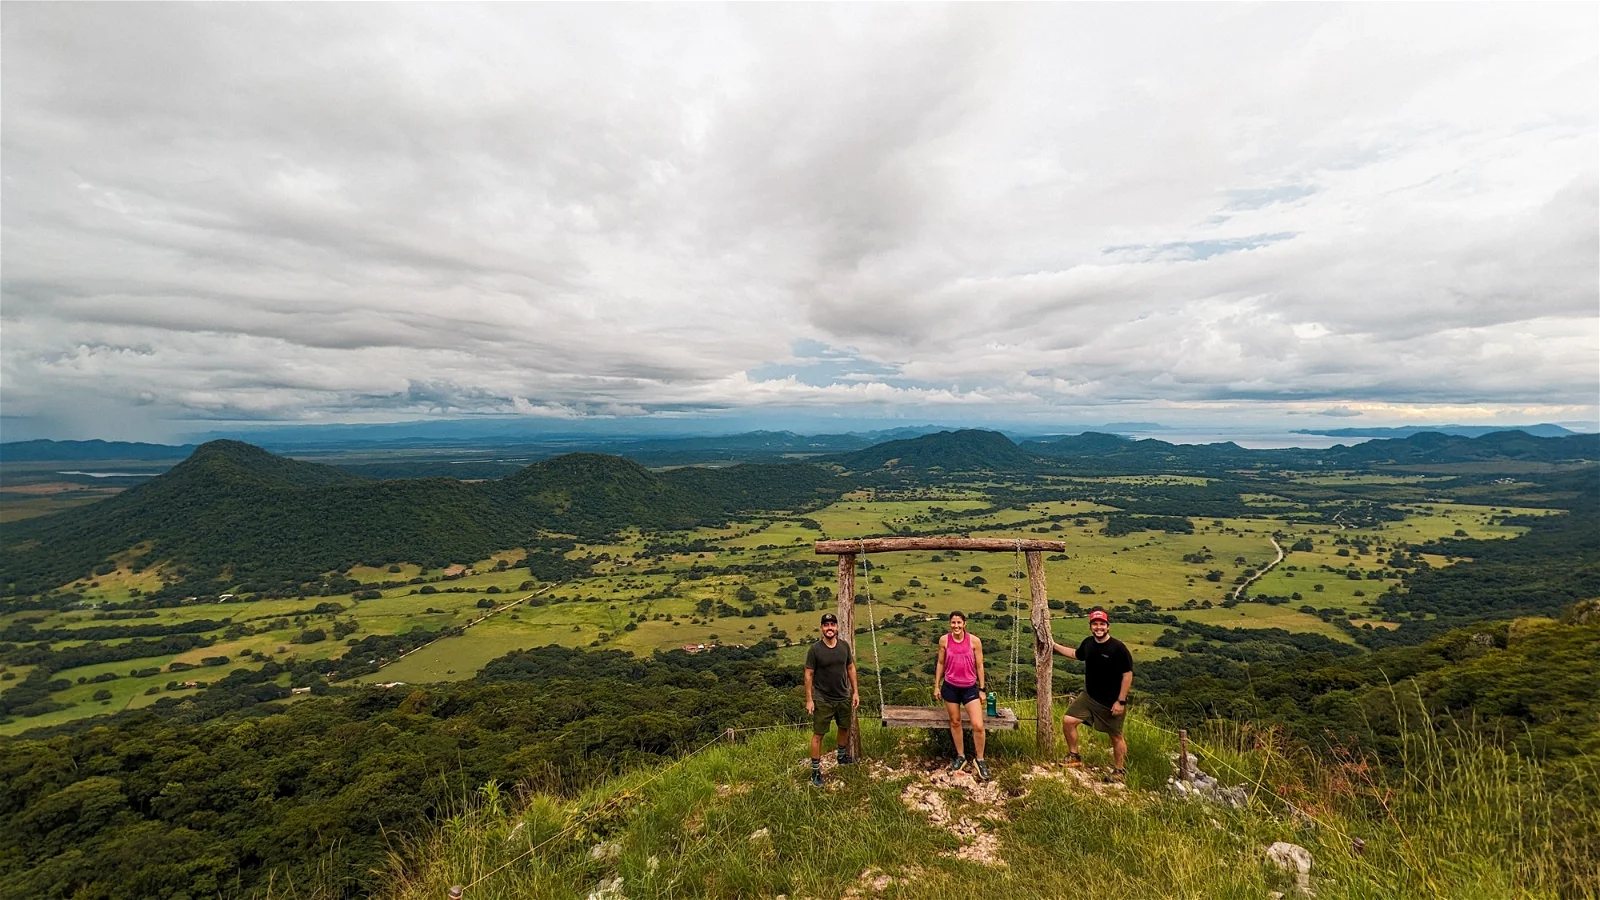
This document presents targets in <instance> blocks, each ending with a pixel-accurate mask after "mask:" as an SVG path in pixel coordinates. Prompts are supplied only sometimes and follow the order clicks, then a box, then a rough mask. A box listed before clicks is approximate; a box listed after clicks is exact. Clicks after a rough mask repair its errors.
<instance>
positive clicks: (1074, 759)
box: [1062, 753, 1083, 769]
mask: <svg viewBox="0 0 1600 900" xmlns="http://www.w3.org/2000/svg"><path fill="white" fill-rule="evenodd" d="M1062 765H1064V766H1066V767H1067V768H1069V769H1081V768H1083V757H1081V756H1079V755H1078V754H1076V753H1068V754H1067V760H1066V762H1064V763H1062Z"/></svg>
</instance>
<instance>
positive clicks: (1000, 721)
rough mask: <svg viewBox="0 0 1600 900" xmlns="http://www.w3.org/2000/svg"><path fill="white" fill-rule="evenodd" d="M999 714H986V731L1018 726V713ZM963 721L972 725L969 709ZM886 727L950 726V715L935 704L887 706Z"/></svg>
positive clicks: (964, 712) (884, 718)
mask: <svg viewBox="0 0 1600 900" xmlns="http://www.w3.org/2000/svg"><path fill="white" fill-rule="evenodd" d="M996 712H997V713H998V715H993V716H990V715H985V716H984V717H983V727H984V730H985V731H997V730H1001V731H1014V730H1016V727H1017V714H1016V713H1015V712H1013V711H1012V710H1009V709H1000V710H997V711H996ZM961 721H962V722H963V723H964V724H966V725H967V727H969V728H970V727H971V726H972V722H971V719H969V718H968V717H967V711H966V709H965V708H964V707H963V708H962V710H961ZM883 727H884V728H949V727H950V716H949V714H948V713H946V712H945V711H944V710H943V709H940V708H938V707H935V706H885V707H884V708H883Z"/></svg>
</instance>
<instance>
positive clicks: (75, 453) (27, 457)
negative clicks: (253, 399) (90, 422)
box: [0, 441, 195, 462]
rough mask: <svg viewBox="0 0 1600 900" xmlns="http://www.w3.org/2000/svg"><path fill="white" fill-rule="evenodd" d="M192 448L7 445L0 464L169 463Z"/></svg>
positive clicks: (68, 443)
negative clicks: (121, 461)
mask: <svg viewBox="0 0 1600 900" xmlns="http://www.w3.org/2000/svg"><path fill="white" fill-rule="evenodd" d="M194 448H195V445H194V444H183V445H181V446H173V445H171V444H138V443H128V442H126V441H11V442H9V443H4V444H0V462H83V461H87V460H171V459H182V458H184V457H185V456H188V455H189V454H191V453H193V452H194Z"/></svg>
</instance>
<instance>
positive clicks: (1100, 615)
mask: <svg viewBox="0 0 1600 900" xmlns="http://www.w3.org/2000/svg"><path fill="white" fill-rule="evenodd" d="M1089 621H1091V622H1096V621H1099V622H1104V623H1106V624H1107V625H1110V624H1111V617H1110V616H1108V615H1106V611H1105V610H1103V609H1097V610H1095V611H1094V612H1092V613H1089Z"/></svg>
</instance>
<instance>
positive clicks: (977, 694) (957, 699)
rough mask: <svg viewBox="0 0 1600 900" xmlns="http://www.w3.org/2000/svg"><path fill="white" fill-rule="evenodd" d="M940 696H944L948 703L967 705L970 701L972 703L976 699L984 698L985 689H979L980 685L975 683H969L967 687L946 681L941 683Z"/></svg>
mask: <svg viewBox="0 0 1600 900" xmlns="http://www.w3.org/2000/svg"><path fill="white" fill-rule="evenodd" d="M939 696H940V697H943V698H944V702H946V703H956V704H960V705H962V706H966V705H967V704H968V703H971V702H972V701H974V700H979V699H982V698H983V691H980V690H978V686H977V685H975V684H969V685H967V686H966V687H957V686H956V685H953V684H951V683H950V682H948V681H946V682H944V683H943V684H941V685H939Z"/></svg>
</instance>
